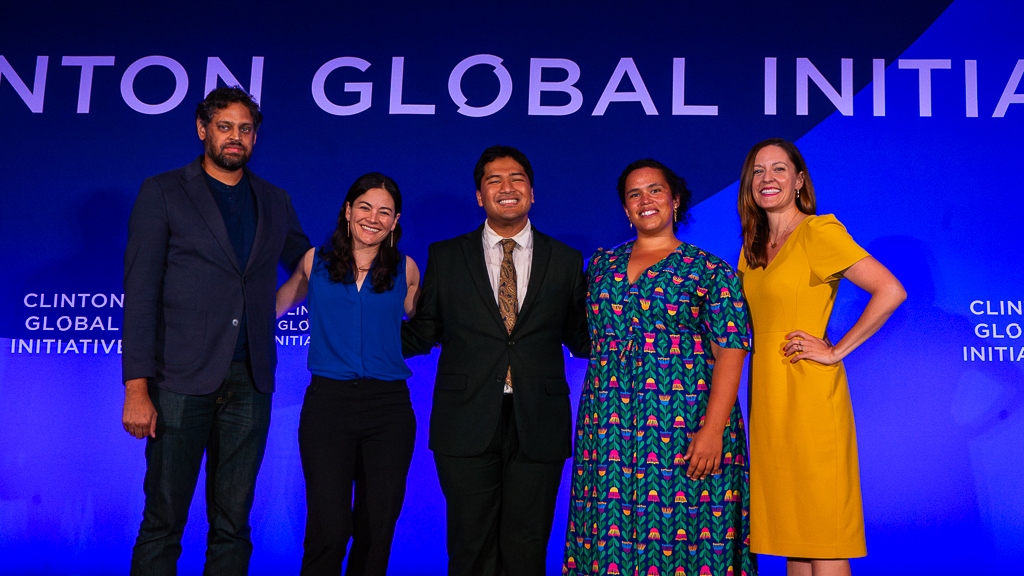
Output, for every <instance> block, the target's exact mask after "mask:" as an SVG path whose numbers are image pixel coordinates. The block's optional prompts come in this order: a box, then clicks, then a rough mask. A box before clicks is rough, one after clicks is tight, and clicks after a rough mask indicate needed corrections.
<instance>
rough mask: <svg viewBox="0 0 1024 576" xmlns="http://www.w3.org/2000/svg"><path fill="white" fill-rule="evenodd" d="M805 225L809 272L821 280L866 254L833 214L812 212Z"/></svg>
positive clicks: (857, 260) (827, 279) (833, 275)
mask: <svg viewBox="0 0 1024 576" xmlns="http://www.w3.org/2000/svg"><path fill="white" fill-rule="evenodd" d="M807 227H808V230H807V233H806V234H805V235H804V246H805V250H806V252H807V262H808V264H809V265H810V267H811V273H812V274H814V276H815V277H816V278H817V279H818V280H820V281H821V282H828V281H829V280H831V279H833V278H835V277H836V275H837V274H839V273H840V272H842V271H843V270H846V269H847V268H849V267H850V266H853V265H854V264H856V263H857V262H859V261H860V260H862V259H864V258H866V257H867V256H869V254H868V253H867V251H866V250H864V249H863V248H861V247H860V245H859V244H857V242H856V241H854V239H853V237H851V236H850V233H849V232H847V231H846V227H845V226H843V225H842V224H840V223H839V220H837V219H836V217H835V216H833V215H832V214H825V215H822V216H811V217H810V219H809V220H808V222H807Z"/></svg>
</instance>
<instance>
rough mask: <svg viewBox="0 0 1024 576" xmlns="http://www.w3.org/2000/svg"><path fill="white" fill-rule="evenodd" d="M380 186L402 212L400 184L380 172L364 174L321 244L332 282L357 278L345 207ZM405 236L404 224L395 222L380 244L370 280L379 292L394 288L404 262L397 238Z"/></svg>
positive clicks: (348, 281)
mask: <svg viewBox="0 0 1024 576" xmlns="http://www.w3.org/2000/svg"><path fill="white" fill-rule="evenodd" d="M374 188H381V189H383V190H384V191H385V192H387V193H388V194H390V195H391V199H392V200H393V201H394V203H395V216H396V217H397V216H398V215H399V214H401V213H402V193H401V192H400V191H399V190H398V184H396V183H395V181H394V180H392V179H391V178H389V177H387V176H385V175H383V174H381V173H380V172H370V173H369V174H363V175H362V176H360V177H359V178H357V179H356V181H355V182H354V183H353V184H352V186H351V187H350V188H349V189H348V194H346V195H345V203H344V204H342V206H341V212H340V213H339V214H338V226H337V228H335V229H334V233H333V234H331V238H330V240H328V241H327V243H325V244H324V245H323V246H321V247H320V249H319V253H320V259H321V260H323V261H324V265H325V266H326V267H327V272H328V273H329V274H330V275H331V281H332V282H342V283H344V284H354V283H355V281H356V274H357V272H358V271H357V270H356V259H355V256H354V255H353V254H352V238H351V236H350V235H349V229H348V219H346V218H345V207H346V206H352V205H353V204H354V203H355V201H356V200H357V199H359V197H360V196H362V195H363V194H366V192H367V191H368V190H372V189H374ZM401 237H402V225H401V224H395V229H394V231H392V232H391V238H387V239H385V240H384V242H382V243H381V245H380V249H379V250H378V252H377V256H376V257H375V258H374V259H373V262H372V263H371V264H370V274H369V276H370V282H371V284H372V285H373V291H374V292H376V293H378V294H379V293H381V292H387V291H389V290H391V289H392V288H394V287H395V278H397V277H398V267H399V265H400V264H401V262H402V261H401V257H402V255H401V253H400V252H399V251H398V240H399V239H400V238H401Z"/></svg>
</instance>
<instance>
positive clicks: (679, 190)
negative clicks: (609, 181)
mask: <svg viewBox="0 0 1024 576" xmlns="http://www.w3.org/2000/svg"><path fill="white" fill-rule="evenodd" d="M641 168H654V169H655V170H658V171H660V172H661V175H662V176H664V177H665V183H666V184H668V188H669V190H671V191H672V197H673V198H676V199H678V200H679V209H677V210H676V214H675V218H674V219H673V223H672V230H673V231H675V230H677V229H678V228H679V224H681V223H683V222H686V218H687V216H688V212H687V208H688V207H689V206H690V196H691V193H690V189H689V188H687V187H686V180H684V179H683V177H682V176H680V175H678V174H676V173H675V172H673V171H672V169H671V168H669V167H668V166H665V165H664V164H662V163H661V162H658V161H657V160H654V159H652V158H644V159H643V160H637V161H636V162H631V163H630V164H629V166H626V169H625V170H623V171H622V174H619V181H618V183H617V184H616V185H615V189H616V190H617V191H618V192H619V202H622V205H623V206H625V205H626V178H629V175H630V174H632V173H633V172H636V171H637V170H639V169H641Z"/></svg>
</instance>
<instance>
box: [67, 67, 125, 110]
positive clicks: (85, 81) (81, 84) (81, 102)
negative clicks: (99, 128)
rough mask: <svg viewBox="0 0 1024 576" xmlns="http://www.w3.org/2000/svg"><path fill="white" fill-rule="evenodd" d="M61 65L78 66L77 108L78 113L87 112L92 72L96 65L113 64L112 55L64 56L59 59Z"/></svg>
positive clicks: (90, 94)
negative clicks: (80, 69) (80, 72)
mask: <svg viewBox="0 0 1024 576" xmlns="http://www.w3.org/2000/svg"><path fill="white" fill-rule="evenodd" d="M60 65H61V66H80V67H81V68H82V74H81V76H80V77H79V80H78V109H77V112H78V113H79V114H88V113H89V105H90V104H91V103H92V74H93V71H94V70H95V69H96V67H97V66H113V65H114V57H113V56H65V57H64V58H62V59H61V61H60Z"/></svg>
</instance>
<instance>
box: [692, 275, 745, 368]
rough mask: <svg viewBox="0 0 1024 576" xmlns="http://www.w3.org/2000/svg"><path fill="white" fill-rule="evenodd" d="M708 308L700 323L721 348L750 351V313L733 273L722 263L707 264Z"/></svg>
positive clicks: (705, 307) (705, 309) (702, 312)
mask: <svg viewBox="0 0 1024 576" xmlns="http://www.w3.org/2000/svg"><path fill="white" fill-rule="evenodd" d="M711 266H714V269H712V270H708V281H707V284H706V286H707V290H708V291H707V296H706V298H707V305H706V306H704V308H703V310H702V311H701V317H700V321H701V323H702V324H703V325H704V327H705V329H706V330H707V331H708V333H709V334H710V335H711V336H712V338H714V342H715V343H716V344H718V345H719V346H721V347H722V348H740V349H743V350H750V344H751V338H750V334H751V330H750V313H749V310H748V309H747V302H746V300H745V299H744V298H743V289H742V287H741V286H740V279H739V277H737V276H736V272H735V271H734V270H733V269H732V268H731V267H729V265H728V264H726V263H725V262H722V261H717V262H716V261H709V263H708V268H710V267H711Z"/></svg>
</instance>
